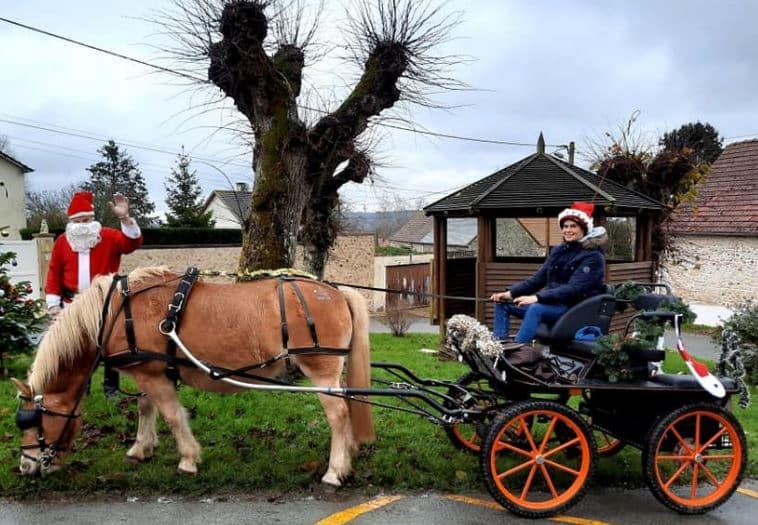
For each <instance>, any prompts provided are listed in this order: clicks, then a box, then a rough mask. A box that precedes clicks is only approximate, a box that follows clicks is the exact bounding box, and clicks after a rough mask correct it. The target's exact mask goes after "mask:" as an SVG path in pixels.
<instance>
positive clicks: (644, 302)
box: [632, 293, 678, 312]
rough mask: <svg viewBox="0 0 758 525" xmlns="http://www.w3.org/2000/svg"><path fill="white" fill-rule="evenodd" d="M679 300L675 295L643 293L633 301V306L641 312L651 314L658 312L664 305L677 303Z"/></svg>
mask: <svg viewBox="0 0 758 525" xmlns="http://www.w3.org/2000/svg"><path fill="white" fill-rule="evenodd" d="M677 299H678V298H677V297H676V296H675V295H664V294H654V293H643V294H640V295H639V296H637V298H636V299H635V300H634V301H632V306H634V308H635V309H637V310H639V311H640V312H651V311H655V310H658V309H659V307H660V306H661V305H663V304H672V303H675V302H676V301H677Z"/></svg>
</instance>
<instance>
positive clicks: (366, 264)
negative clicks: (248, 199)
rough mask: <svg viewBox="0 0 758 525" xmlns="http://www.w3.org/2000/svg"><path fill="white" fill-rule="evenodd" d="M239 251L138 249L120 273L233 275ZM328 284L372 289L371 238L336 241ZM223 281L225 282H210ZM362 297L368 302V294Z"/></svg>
mask: <svg viewBox="0 0 758 525" xmlns="http://www.w3.org/2000/svg"><path fill="white" fill-rule="evenodd" d="M239 256H240V247H238V246H234V247H222V248H218V247H215V248H213V247H210V248H209V247H203V246H196V247H186V248H150V247H147V248H140V249H139V250H137V251H136V252H134V253H131V254H129V255H125V256H124V257H123V258H122V260H121V272H122V273H126V272H129V271H131V270H133V269H135V268H138V267H143V266H161V265H166V266H168V267H170V268H171V269H172V270H174V271H179V272H183V271H184V270H185V269H186V268H187V267H188V266H193V265H194V266H197V267H199V268H200V269H201V270H218V271H225V272H236V271H237V264H238V261H239ZM296 261H297V264H296V267H297V268H299V269H302V268H303V250H302V248H300V247H298V250H297V254H296ZM324 278H325V279H326V280H328V281H337V282H343V283H351V284H358V285H361V286H373V285H374V237H373V236H372V235H351V236H342V237H338V238H337V242H336V243H335V245H334V247H333V248H332V251H331V252H330V255H329V260H328V262H327V265H326V271H325V272H324ZM211 280H214V281H224V280H225V278H213V279H211ZM363 295H364V296H365V297H366V298H367V299H370V298H371V294H370V292H364V293H363Z"/></svg>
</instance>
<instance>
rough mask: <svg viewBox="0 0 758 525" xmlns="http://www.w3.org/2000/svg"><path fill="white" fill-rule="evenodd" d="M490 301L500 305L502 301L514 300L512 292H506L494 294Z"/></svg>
mask: <svg viewBox="0 0 758 525" xmlns="http://www.w3.org/2000/svg"><path fill="white" fill-rule="evenodd" d="M490 299H492V300H493V301H495V302H496V303H499V302H502V301H509V300H510V299H512V297H511V292H510V291H506V292H497V293H493V294H492V295H491V296H490Z"/></svg>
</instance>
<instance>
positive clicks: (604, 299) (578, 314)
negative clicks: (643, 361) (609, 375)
mask: <svg viewBox="0 0 758 525" xmlns="http://www.w3.org/2000/svg"><path fill="white" fill-rule="evenodd" d="M615 312H616V299H615V298H614V297H613V295H611V294H601V295H595V296H593V297H588V298H587V299H585V300H584V301H582V302H580V303H578V304H576V305H574V306H572V307H571V308H569V310H568V311H566V313H565V314H563V315H562V316H561V317H560V318H559V319H558V320H557V321H556V322H555V324H553V326H548V325H547V324H545V323H542V324H540V325H539V327H537V340H538V341H540V342H542V343H560V342H564V343H568V342H570V341H573V340H574V335H575V334H576V332H577V331H578V330H579V329H581V328H584V327H585V326H597V327H598V328H600V331H601V332H602V333H603V334H607V333H608V330H609V328H610V326H611V318H612V317H613V314H614V313H615ZM590 344H594V343H590Z"/></svg>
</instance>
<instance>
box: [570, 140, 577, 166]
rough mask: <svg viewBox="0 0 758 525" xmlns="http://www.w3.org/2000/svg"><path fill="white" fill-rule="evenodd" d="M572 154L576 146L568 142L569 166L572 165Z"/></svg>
mask: <svg viewBox="0 0 758 525" xmlns="http://www.w3.org/2000/svg"><path fill="white" fill-rule="evenodd" d="M574 153H576V146H575V145H574V141H573V140H572V141H571V142H569V164H571V165H572V166H573V165H574Z"/></svg>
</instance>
